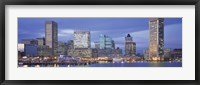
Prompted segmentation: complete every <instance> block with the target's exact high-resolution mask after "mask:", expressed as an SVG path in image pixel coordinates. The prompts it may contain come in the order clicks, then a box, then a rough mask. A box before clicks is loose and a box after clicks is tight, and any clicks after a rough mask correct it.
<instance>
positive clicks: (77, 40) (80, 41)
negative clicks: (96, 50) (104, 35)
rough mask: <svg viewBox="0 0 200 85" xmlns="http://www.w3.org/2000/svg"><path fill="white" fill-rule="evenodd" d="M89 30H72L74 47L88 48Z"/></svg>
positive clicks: (89, 44)
mask: <svg viewBox="0 0 200 85" xmlns="http://www.w3.org/2000/svg"><path fill="white" fill-rule="evenodd" d="M90 42H91V41H90V31H80V30H79V31H74V48H90V47H91V43H90Z"/></svg>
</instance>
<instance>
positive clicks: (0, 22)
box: [0, 0, 5, 83]
mask: <svg viewBox="0 0 200 85" xmlns="http://www.w3.org/2000/svg"><path fill="white" fill-rule="evenodd" d="M0 9H1V11H0V15H1V16H0V38H1V39H0V43H1V44H0V55H1V57H0V62H1V64H0V69H1V70H0V75H1V76H0V83H3V82H4V81H5V1H4V0H2V1H1V6H0ZM3 69H4V70H3Z"/></svg>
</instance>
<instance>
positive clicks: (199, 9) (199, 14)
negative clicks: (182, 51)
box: [195, 1, 200, 83]
mask: <svg viewBox="0 0 200 85" xmlns="http://www.w3.org/2000/svg"><path fill="white" fill-rule="evenodd" d="M199 29H200V1H198V2H197V3H196V4H195V36H196V37H195V43H196V45H197V46H195V52H196V53H195V55H196V56H195V75H197V76H195V80H196V81H197V83H200V76H199V75H200V74H199V71H200V67H198V66H199V65H200V58H199V57H198V56H199V55H200V53H199V52H198V51H199V48H200V45H199V42H200V39H198V38H200V34H199V32H200V30H199ZM197 65H198V66H197Z"/></svg>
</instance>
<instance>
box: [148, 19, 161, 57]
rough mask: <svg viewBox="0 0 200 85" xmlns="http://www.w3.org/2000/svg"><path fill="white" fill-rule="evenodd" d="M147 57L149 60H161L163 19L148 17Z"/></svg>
mask: <svg viewBox="0 0 200 85" xmlns="http://www.w3.org/2000/svg"><path fill="white" fill-rule="evenodd" d="M149 34H150V35H149V57H150V59H151V60H163V57H164V19H163V18H150V19H149Z"/></svg>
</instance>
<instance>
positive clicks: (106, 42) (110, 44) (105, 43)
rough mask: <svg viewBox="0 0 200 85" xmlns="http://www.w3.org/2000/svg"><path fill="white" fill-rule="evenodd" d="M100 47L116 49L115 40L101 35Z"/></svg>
mask: <svg viewBox="0 0 200 85" xmlns="http://www.w3.org/2000/svg"><path fill="white" fill-rule="evenodd" d="M99 41H100V42H99V43H100V49H115V42H114V40H112V38H110V37H109V36H106V35H103V34H101V35H100V40H99Z"/></svg>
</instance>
